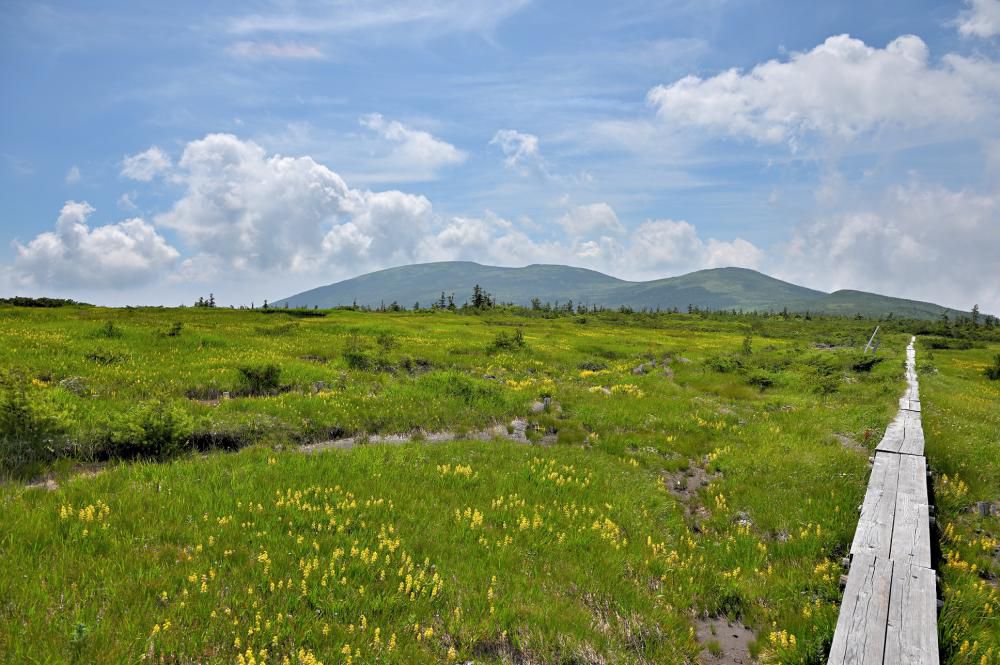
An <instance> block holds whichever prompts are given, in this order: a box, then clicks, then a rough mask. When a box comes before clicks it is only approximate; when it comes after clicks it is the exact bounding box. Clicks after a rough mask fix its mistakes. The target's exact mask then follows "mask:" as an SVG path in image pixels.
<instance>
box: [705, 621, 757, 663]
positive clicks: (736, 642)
mask: <svg viewBox="0 0 1000 665" xmlns="http://www.w3.org/2000/svg"><path fill="white" fill-rule="evenodd" d="M694 626H695V634H696V635H697V636H698V641H699V642H701V643H702V644H703V645H705V650H704V651H702V654H701V662H702V663H705V664H706V665H747V664H749V663H753V662H754V659H753V657H752V656H751V655H750V643H751V642H753V641H754V634H753V631H752V630H750V629H749V628H747V627H746V626H744V625H743V624H742V623H740V622H738V621H730V620H729V619H727V618H726V617H712V618H708V619H697V620H696V621H695V622H694Z"/></svg>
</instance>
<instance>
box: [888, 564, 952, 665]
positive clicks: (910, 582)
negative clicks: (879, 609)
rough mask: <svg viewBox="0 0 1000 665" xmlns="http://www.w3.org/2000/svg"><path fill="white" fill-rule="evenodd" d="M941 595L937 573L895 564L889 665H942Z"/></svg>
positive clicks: (890, 595) (889, 635)
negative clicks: (939, 605)
mask: <svg viewBox="0 0 1000 665" xmlns="http://www.w3.org/2000/svg"><path fill="white" fill-rule="evenodd" d="M938 658H939V656H938V642H937V591H936V589H935V580H934V571H933V570H931V569H929V568H924V567H921V566H913V565H910V566H907V565H905V564H903V563H901V562H899V561H896V562H895V563H894V564H893V573H892V585H891V591H890V594H889V616H888V618H887V626H886V635H885V656H884V662H885V663H887V664H888V663H907V664H913V665H938V662H939V661H938Z"/></svg>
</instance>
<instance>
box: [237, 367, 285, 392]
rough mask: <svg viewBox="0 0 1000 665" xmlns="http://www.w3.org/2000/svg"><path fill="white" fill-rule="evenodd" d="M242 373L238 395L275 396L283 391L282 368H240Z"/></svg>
mask: <svg viewBox="0 0 1000 665" xmlns="http://www.w3.org/2000/svg"><path fill="white" fill-rule="evenodd" d="M237 370H238V371H239V373H240V381H239V388H238V389H237V390H236V393H237V394H241V395H248V396H251V397H265V396H268V395H274V394H276V393H278V392H279V391H280V390H281V368H280V367H278V366H277V365H263V366H260V367H247V366H244V367H238V368H237Z"/></svg>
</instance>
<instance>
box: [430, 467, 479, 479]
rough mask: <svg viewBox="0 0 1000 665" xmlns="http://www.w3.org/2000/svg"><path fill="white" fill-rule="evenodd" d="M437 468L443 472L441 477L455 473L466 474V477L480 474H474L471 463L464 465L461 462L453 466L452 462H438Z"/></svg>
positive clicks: (456, 474)
mask: <svg viewBox="0 0 1000 665" xmlns="http://www.w3.org/2000/svg"><path fill="white" fill-rule="evenodd" d="M437 470H438V473H439V474H441V477H444V476H448V475H454V476H464V477H466V478H473V477H475V476H478V475H479V474H475V476H474V475H473V471H472V466H471V465H466V466H462V465H461V464H456V465H455V466H452V465H451V464H438V467H437Z"/></svg>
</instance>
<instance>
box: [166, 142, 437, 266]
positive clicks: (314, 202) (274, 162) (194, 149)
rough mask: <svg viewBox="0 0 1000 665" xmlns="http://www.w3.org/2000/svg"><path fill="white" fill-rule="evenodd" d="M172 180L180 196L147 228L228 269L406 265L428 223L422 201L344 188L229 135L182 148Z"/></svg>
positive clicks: (317, 170) (325, 173)
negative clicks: (165, 232) (167, 232)
mask: <svg viewBox="0 0 1000 665" xmlns="http://www.w3.org/2000/svg"><path fill="white" fill-rule="evenodd" d="M176 178H177V181H178V182H180V183H182V184H184V185H185V186H186V191H185V192H184V194H183V196H182V197H181V198H180V199H179V200H178V201H176V202H175V203H174V205H173V207H172V208H171V210H169V211H168V212H166V213H164V214H162V215H159V216H157V217H156V220H155V221H156V224H157V225H160V226H163V227H165V228H169V229H173V230H175V231H177V232H178V233H179V234H180V235H181V237H182V238H183V239H184V241H185V242H186V243H187V244H188V245H190V246H191V247H192V248H193V249H194V250H196V251H197V252H198V253H201V254H204V255H206V256H213V257H218V258H219V259H220V260H222V262H223V263H224V264H225V265H226V266H228V269H230V270H245V269H248V270H288V271H292V272H309V271H313V270H324V269H325V270H330V269H332V268H336V267H339V266H341V265H343V266H347V265H350V266H351V268H352V269H354V270H360V269H363V268H365V267H367V266H370V265H382V262H386V261H398V262H407V261H409V260H412V258H413V252H414V246H415V245H416V243H417V241H418V240H419V239H420V238H422V237H423V234H425V233H426V232H427V228H428V224H429V218H430V216H431V204H430V202H429V201H428V200H427V199H426V198H424V197H423V196H415V195H411V194H404V193H402V192H397V191H385V192H369V191H363V190H357V189H351V188H349V187H348V186H347V184H346V183H345V182H344V181H343V179H342V178H341V177H340V176H339V175H338V174H336V173H334V172H333V171H331V170H330V169H328V168H326V167H325V166H323V165H322V164H318V163H317V162H315V161H314V160H313V159H312V158H310V157H283V156H281V155H267V154H266V153H265V151H264V150H263V148H261V147H260V146H258V145H257V144H255V143H253V142H251V141H241V140H240V139H238V138H237V137H235V136H232V135H230V134H210V135H208V136H206V137H205V138H204V139H200V140H197V141H192V142H191V143H189V144H188V145H187V147H186V148H185V149H184V154H183V156H182V157H181V160H180V162H179V163H178V169H177V174H176ZM331 262H332V263H331Z"/></svg>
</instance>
